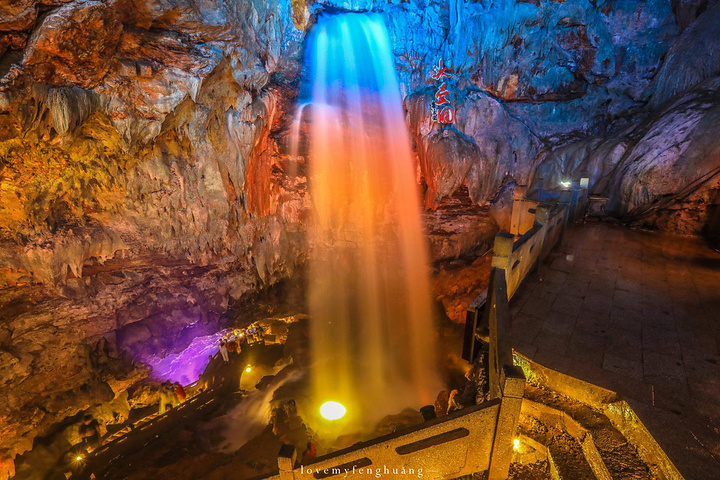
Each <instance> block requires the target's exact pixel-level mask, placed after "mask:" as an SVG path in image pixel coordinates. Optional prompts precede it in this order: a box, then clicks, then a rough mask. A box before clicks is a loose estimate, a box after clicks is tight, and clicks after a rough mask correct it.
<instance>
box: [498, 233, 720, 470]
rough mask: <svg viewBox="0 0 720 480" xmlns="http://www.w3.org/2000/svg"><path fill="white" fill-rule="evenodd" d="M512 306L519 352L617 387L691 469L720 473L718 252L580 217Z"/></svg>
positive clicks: (682, 466) (695, 243) (664, 444)
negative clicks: (584, 221)
mask: <svg viewBox="0 0 720 480" xmlns="http://www.w3.org/2000/svg"><path fill="white" fill-rule="evenodd" d="M510 306H511V313H512V316H513V326H512V329H513V346H514V347H515V348H516V349H517V350H518V351H519V352H521V353H523V354H525V355H526V356H529V357H530V358H532V359H533V360H535V361H536V362H538V363H540V364H542V365H545V366H547V367H550V368H553V369H555V370H558V371H561V372H563V373H566V374H569V375H572V376H574V377H578V378H581V379H583V380H586V381H589V382H591V383H594V384H596V385H599V386H602V387H605V388H608V389H611V390H614V391H616V392H618V393H619V394H620V395H622V397H623V398H625V399H626V400H628V402H629V403H630V404H631V405H632V406H633V408H634V409H635V411H636V412H637V414H638V415H639V416H640V418H641V419H642V420H643V422H644V423H645V425H646V426H647V427H648V429H649V430H650V431H651V433H652V434H653V435H654V436H655V438H656V439H657V440H658V442H659V443H660V444H661V445H662V447H663V448H664V449H665V451H666V452H667V453H668V455H669V456H670V458H671V459H672V460H673V462H674V463H675V465H676V466H677V467H678V469H680V471H681V472H682V473H683V475H685V477H686V478H687V479H692V480H698V479H704V478H708V479H711V478H712V479H717V478H720V473H719V472H720V355H719V354H720V254H718V253H716V252H714V251H712V250H711V249H709V248H708V247H707V246H706V245H705V244H704V243H703V242H702V241H701V240H699V239H695V238H688V237H677V236H670V235H661V234H657V233H651V232H643V231H637V230H631V229H628V228H624V227H619V226H612V225H608V224H603V223H590V224H586V225H582V226H577V227H574V228H572V229H570V230H569V231H568V232H567V234H566V237H565V240H564V242H563V245H561V246H560V247H559V248H558V249H557V250H556V253H555V255H554V259H553V260H552V261H551V263H550V264H549V265H545V266H544V267H543V270H542V272H541V275H537V274H533V275H531V276H529V277H528V278H527V279H526V281H525V283H524V284H523V286H522V287H521V288H520V290H519V291H518V293H517V295H515V297H514V298H513V299H512V301H511V304H510Z"/></svg>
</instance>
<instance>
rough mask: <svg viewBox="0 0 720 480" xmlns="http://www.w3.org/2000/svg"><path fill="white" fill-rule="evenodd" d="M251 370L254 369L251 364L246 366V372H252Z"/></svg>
mask: <svg viewBox="0 0 720 480" xmlns="http://www.w3.org/2000/svg"><path fill="white" fill-rule="evenodd" d="M251 370H252V367H251V366H250V365H248V366H247V367H245V372H247V373H250V371H251Z"/></svg>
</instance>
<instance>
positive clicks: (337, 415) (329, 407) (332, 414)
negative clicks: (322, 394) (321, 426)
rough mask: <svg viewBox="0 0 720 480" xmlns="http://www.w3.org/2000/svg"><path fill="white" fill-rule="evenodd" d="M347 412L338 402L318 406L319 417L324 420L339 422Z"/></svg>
mask: <svg viewBox="0 0 720 480" xmlns="http://www.w3.org/2000/svg"><path fill="white" fill-rule="evenodd" d="M346 412H347V410H346V409H345V407H344V406H343V405H342V404H341V403H338V402H332V401H331V402H325V403H323V404H322V405H321V406H320V415H322V417H323V418H324V419H325V420H339V419H341V418H342V417H344V416H345V413H346Z"/></svg>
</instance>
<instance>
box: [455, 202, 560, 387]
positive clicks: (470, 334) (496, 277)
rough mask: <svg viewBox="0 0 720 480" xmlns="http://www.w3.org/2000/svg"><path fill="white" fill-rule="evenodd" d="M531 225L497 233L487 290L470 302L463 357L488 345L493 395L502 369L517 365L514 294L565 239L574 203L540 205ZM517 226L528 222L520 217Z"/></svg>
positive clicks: (473, 355)
mask: <svg viewBox="0 0 720 480" xmlns="http://www.w3.org/2000/svg"><path fill="white" fill-rule="evenodd" d="M527 202H528V201H527V200H524V199H523V200H522V201H518V202H516V203H515V207H516V208H519V209H521V210H522V212H523V213H521V214H519V213H517V212H513V218H518V219H522V218H523V215H525V213H524V211H525V209H526V207H527V205H528V203H527ZM533 211H534V213H533V215H534V218H533V225H532V227H531V228H530V229H529V230H527V231H525V232H524V233H522V235H520V236H516V235H514V234H512V233H509V232H501V233H498V234H497V236H496V237H495V243H494V247H493V258H492V267H491V270H490V282H489V285H488V289H487V290H486V291H484V292H483V293H481V294H480V295H479V296H478V297H477V298H476V299H475V300H474V301H473V302H472V303H471V304H470V306H469V307H468V310H467V314H466V318H465V338H464V342H463V354H462V356H463V358H464V359H465V360H467V361H468V362H471V363H472V362H474V361H475V359H476V358H477V356H478V354H479V352H480V350H481V349H483V348H487V350H488V370H489V372H488V377H489V378H488V380H489V383H490V393H491V396H493V397H494V396H496V395H497V392H498V391H499V390H500V388H501V387H500V379H501V372H502V369H503V368H504V366H505V365H512V345H511V344H510V337H511V335H510V324H511V318H510V307H509V302H510V299H511V298H512V297H513V295H515V292H517V290H518V288H519V287H520V285H521V283H522V281H523V280H524V279H525V277H526V276H527V275H528V273H530V272H531V271H533V270H534V269H539V268H540V265H541V262H542V260H543V259H545V258H546V257H547V256H548V255H549V254H550V251H551V250H552V249H553V248H554V247H555V246H556V245H557V244H558V243H560V242H561V241H562V238H563V233H564V230H565V226H566V223H567V219H568V211H569V204H568V203H560V202H558V203H556V204H555V205H551V204H543V203H538V204H536V206H535V208H534V209H533ZM518 225H523V222H522V221H519V223H518Z"/></svg>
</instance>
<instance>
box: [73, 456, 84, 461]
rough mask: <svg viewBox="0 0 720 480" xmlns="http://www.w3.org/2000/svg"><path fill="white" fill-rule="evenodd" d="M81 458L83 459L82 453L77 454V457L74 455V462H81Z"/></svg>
mask: <svg viewBox="0 0 720 480" xmlns="http://www.w3.org/2000/svg"><path fill="white" fill-rule="evenodd" d="M82 459H83V457H82V455H78V456H77V457H75V461H76V462H82Z"/></svg>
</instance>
